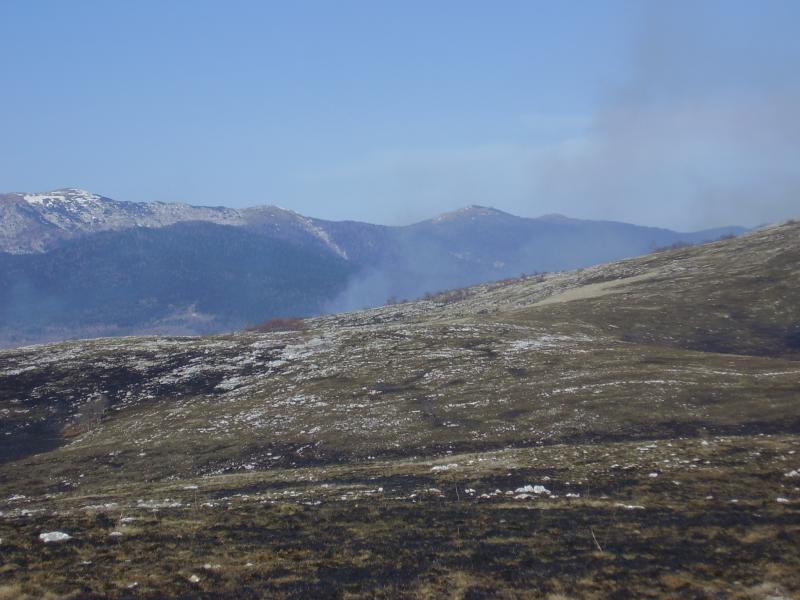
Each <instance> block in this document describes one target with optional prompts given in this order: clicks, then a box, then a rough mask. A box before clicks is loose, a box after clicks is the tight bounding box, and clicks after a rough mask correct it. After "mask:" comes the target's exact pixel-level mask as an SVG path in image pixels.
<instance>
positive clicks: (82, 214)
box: [0, 188, 745, 346]
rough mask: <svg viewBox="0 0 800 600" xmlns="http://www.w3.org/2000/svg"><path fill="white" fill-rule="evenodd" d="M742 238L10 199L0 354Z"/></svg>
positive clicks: (243, 321)
mask: <svg viewBox="0 0 800 600" xmlns="http://www.w3.org/2000/svg"><path fill="white" fill-rule="evenodd" d="M744 231H745V229H743V228H740V227H726V228H721V229H713V230H705V231H699V232H693V233H679V232H675V231H671V230H668V229H659V228H652V227H641V226H636V225H630V224H626V223H618V222H610V221H585V220H579V219H570V218H567V217H564V216H561V215H547V216H543V217H539V218H524V217H518V216H514V215H511V214H508V213H505V212H502V211H500V210H497V209H493V208H488V207H483V206H469V207H466V208H463V209H460V210H457V211H454V212H450V213H446V214H443V215H440V216H437V217H435V218H433V219H430V220H426V221H422V222H419V223H415V224H412V225H406V226H384V225H375V224H370V223H362V222H358V221H338V222H336V221H326V220H322V219H315V218H310V217H306V216H303V215H300V214H298V213H296V212H294V211H291V210H287V209H284V208H280V207H277V206H254V207H250V208H242V209H234V208H227V207H221V206H220V207H200V206H192V205H189V204H182V203H163V202H152V203H140V202H125V201H119V200H114V199H111V198H106V197H104V196H101V195H98V194H93V193H90V192H87V191H85V190H80V189H75V188H67V189H60V190H55V191H53V192H47V193H7V194H2V195H0V346H14V345H20V344H25V343H31V342H38V341H46V340H55V339H64V338H68V337H93V336H97V335H125V334H134V333H147V332H153V333H185V334H193V333H211V332H217V331H222V330H226V329H234V328H238V327H242V326H244V325H247V324H252V323H257V322H260V321H263V320H266V319H270V318H274V317H286V316H306V315H314V314H320V313H324V312H331V311H340V310H352V309H356V308H361V307H365V306H376V305H380V304H382V303H384V302H385V301H386V300H387V299H388V298H392V297H394V298H398V299H404V298H414V297H419V296H421V295H423V294H424V293H426V292H437V291H440V290H445V289H450V288H457V287H462V286H466V285H471V284H476V283H480V282H485V281H491V280H498V279H504V278H508V277H513V276H517V275H519V274H520V273H532V272H543V271H548V272H550V271H562V270H566V269H574V268H581V267H587V266H590V265H594V264H599V263H603V262H607V261H611V260H616V259H620V258H625V257H630V256H635V255H640V254H644V253H647V252H650V251H652V250H654V249H656V248H659V247H666V246H671V245H674V244H691V243H697V242H702V241H708V240H713V239H718V238H720V237H722V236H725V235H738V234H740V233H742V232H744Z"/></svg>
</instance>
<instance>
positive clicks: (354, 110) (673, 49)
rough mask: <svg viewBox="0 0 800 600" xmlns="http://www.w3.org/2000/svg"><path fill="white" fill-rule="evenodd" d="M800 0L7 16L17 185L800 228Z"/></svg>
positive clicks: (29, 2) (343, 209)
mask: <svg viewBox="0 0 800 600" xmlns="http://www.w3.org/2000/svg"><path fill="white" fill-rule="evenodd" d="M798 23H800V2H797V1H796V0H784V1H779V0H752V1H749V2H743V1H739V0H722V1H712V0H692V1H685V0H669V1H666V0H665V1H663V2H660V1H655V0H638V1H635V2H634V1H623V0H607V1H599V0H594V1H593V0H583V1H577V0H576V1H570V2H552V1H547V2H545V1H536V0H527V1H520V2H516V1H512V0H503V1H500V2H488V1H483V2H475V1H471V0H458V1H448V0H437V1H435V2H431V1H430V0H428V1H417V0H403V1H402V2H389V1H386V2H383V1H379V2H375V1H367V0H364V1H354V0H337V1H336V2H331V1H322V0H320V1H318V2H312V1H307V0H297V1H293V2H268V1H266V0H264V1H261V0H258V1H245V0H228V1H222V0H218V1H208V0H137V1H136V2H122V1H119V2H116V1H108V0H70V1H69V2H66V1H62V0H53V1H43V0H0V45H2V51H0V82H1V83H2V90H3V91H2V93H0V141H1V145H0V148H2V149H0V191H48V190H52V189H56V188H61V187H81V188H85V189H88V190H91V191H93V192H95V193H100V194H103V195H105V196H109V197H112V198H115V199H119V200H132V201H155V200H160V201H183V202H189V203H192V204H199V205H211V206H218V205H225V206H232V207H241V206H252V205H256V204H277V205H279V206H283V207H286V208H290V209H293V210H296V211H298V212H300V213H303V214H307V215H310V216H315V217H320V218H327V219H336V220H340V219H356V220H361V221H370V222H376V223H385V224H403V223H409V222H413V221H417V220H421V219H425V218H428V217H431V216H433V215H435V214H438V213H441V212H445V211H449V210H454V209H457V208H459V207H462V206H465V205H470V204H481V205H488V206H493V207H496V208H499V209H501V210H506V211H509V212H512V213H514V214H518V215H522V216H538V215H541V214H548V213H561V214H565V215H568V216H571V217H577V218H590V219H612V220H622V221H628V222H633V223H638V224H645V225H655V226H664V227H670V228H674V229H679V230H693V229H701V228H706V227H714V226H722V225H729V224H739V225H748V226H753V225H757V224H762V223H767V222H774V221H778V220H782V219H786V218H790V217H798V216H800V36H798V35H797V27H798Z"/></svg>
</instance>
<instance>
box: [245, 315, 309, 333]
mask: <svg viewBox="0 0 800 600" xmlns="http://www.w3.org/2000/svg"><path fill="white" fill-rule="evenodd" d="M306 329H308V325H307V324H306V322H305V321H304V320H303V319H301V318H299V317H278V318H276V319H270V320H269V321H264V322H263V323H259V324H257V325H250V326H249V327H245V331H254V332H257V333H271V332H274V331H305V330H306Z"/></svg>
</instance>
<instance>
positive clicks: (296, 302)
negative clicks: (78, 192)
mask: <svg viewBox="0 0 800 600" xmlns="http://www.w3.org/2000/svg"><path fill="white" fill-rule="evenodd" d="M353 272H354V268H353V267H352V266H351V265H350V264H348V263H347V262H346V261H345V260H343V259H341V258H339V257H338V256H335V255H331V254H330V253H328V252H324V251H322V250H321V249H319V248H314V247H303V246H298V245H296V244H292V243H289V242H286V241H283V240H280V239H275V238H269V237H265V236H261V235H258V234H256V233H253V232H250V231H247V230H244V229H241V228H237V227H231V226H224V225H215V224H212V223H204V222H187V223H179V224H176V225H171V226H167V227H163V228H138V229H128V230H124V231H120V232H101V233H97V234H94V235H91V236H86V237H83V238H79V239H75V240H72V241H70V242H68V243H66V244H64V245H62V246H60V247H59V248H56V249H55V250H52V251H50V252H48V253H46V254H23V255H12V254H0V340H6V342H7V343H11V344H13V343H14V342H15V341H16V340H17V339H18V340H19V341H21V342H24V341H26V339H28V338H34V339H35V338H36V336H37V335H39V336H42V337H45V338H46V337H48V336H51V337H55V338H59V337H69V336H70V335H76V334H77V335H81V336H82V337H93V336H100V335H103V336H109V335H130V334H132V333H141V332H142V331H147V330H148V329H150V330H152V331H157V332H159V333H172V334H197V333H212V332H217V331H220V330H226V329H227V330H231V329H236V328H241V327H243V326H244V325H247V324H253V323H259V322H261V321H263V320H265V319H268V318H273V317H280V316H303V315H309V314H318V313H319V312H320V311H321V310H322V309H323V308H324V307H325V305H326V303H327V302H328V301H329V299H330V298H331V297H332V296H335V295H337V294H339V293H341V292H342V291H343V290H344V288H345V286H346V282H347V280H348V278H349V276H350V275H351V274H352V273H353ZM15 336H16V337H15Z"/></svg>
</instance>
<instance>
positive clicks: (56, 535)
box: [39, 531, 72, 544]
mask: <svg viewBox="0 0 800 600" xmlns="http://www.w3.org/2000/svg"><path fill="white" fill-rule="evenodd" d="M71 539H72V536H71V535H70V534H68V533H64V532H63V531H48V532H47V533H40V534H39V540H41V541H42V542H44V543H45V544H49V543H51V542H66V541H67V540H71Z"/></svg>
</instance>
